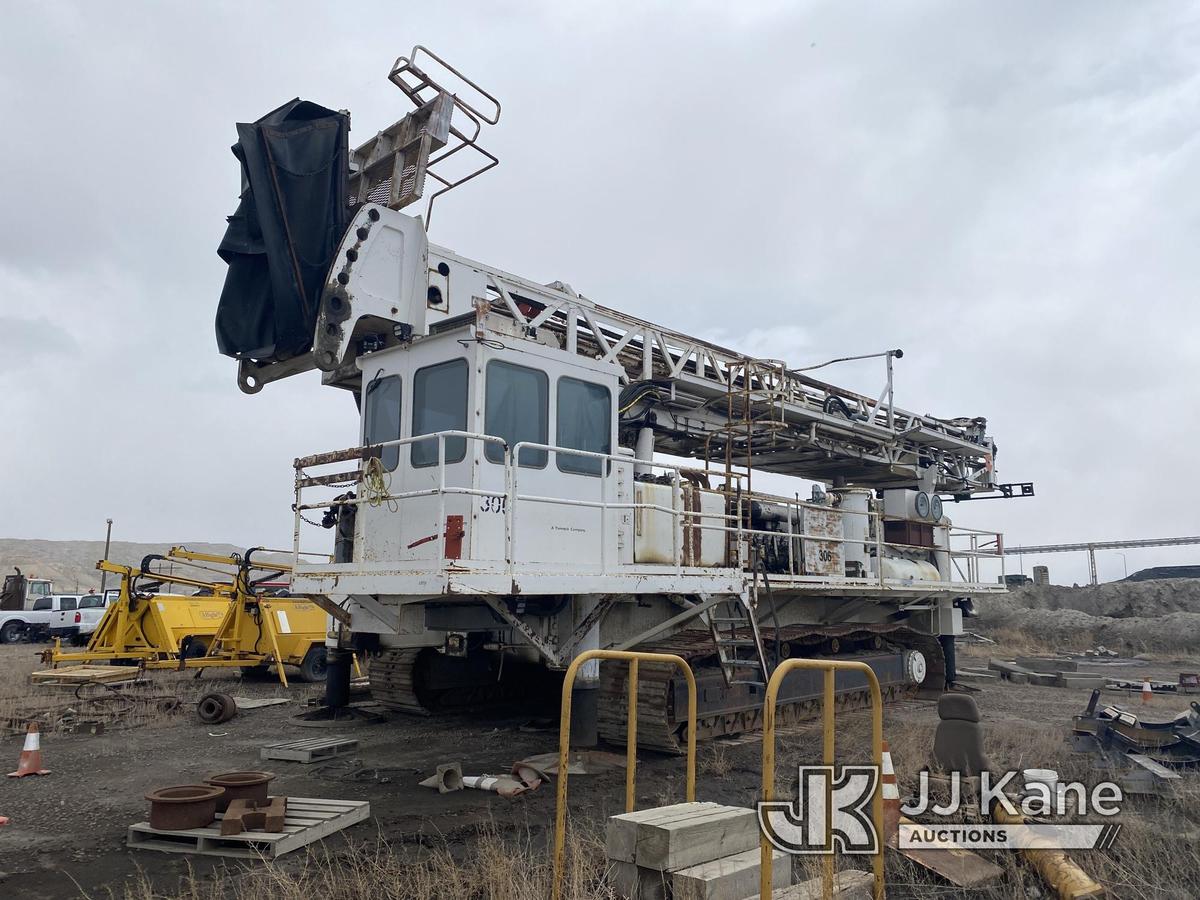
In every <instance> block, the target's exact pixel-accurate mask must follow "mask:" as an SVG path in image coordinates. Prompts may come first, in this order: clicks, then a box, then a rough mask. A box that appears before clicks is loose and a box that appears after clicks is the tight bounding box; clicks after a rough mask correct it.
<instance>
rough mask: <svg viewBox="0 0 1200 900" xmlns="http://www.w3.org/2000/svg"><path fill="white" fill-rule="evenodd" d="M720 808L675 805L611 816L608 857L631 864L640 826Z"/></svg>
mask: <svg viewBox="0 0 1200 900" xmlns="http://www.w3.org/2000/svg"><path fill="white" fill-rule="evenodd" d="M720 808H721V806H720V804H717V803H675V804H672V805H671V806H656V807H653V808H651V809H641V810H638V811H637V812H631V813H622V814H621V815H619V816H610V817H609V820H608V826H607V829H606V834H605V851H606V855H607V856H608V858H609V859H613V860H618V861H620V862H627V863H631V862H633V861H634V859H635V848H636V846H637V829H638V825H639V824H642V823H650V822H669V821H671V820H673V819H683V818H687V817H688V816H694V815H699V814H700V813H706V812H710V811H712V810H714V809H720Z"/></svg>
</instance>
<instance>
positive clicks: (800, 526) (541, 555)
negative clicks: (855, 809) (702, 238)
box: [217, 47, 1032, 750]
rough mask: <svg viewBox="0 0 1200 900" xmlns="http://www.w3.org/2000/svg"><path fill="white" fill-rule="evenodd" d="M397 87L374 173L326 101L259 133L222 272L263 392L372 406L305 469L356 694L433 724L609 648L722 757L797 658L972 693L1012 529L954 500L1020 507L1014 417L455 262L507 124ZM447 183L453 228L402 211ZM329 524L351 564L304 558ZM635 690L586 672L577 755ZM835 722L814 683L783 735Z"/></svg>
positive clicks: (654, 708) (846, 697) (305, 589)
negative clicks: (982, 524)
mask: <svg viewBox="0 0 1200 900" xmlns="http://www.w3.org/2000/svg"><path fill="white" fill-rule="evenodd" d="M389 78H390V80H391V81H392V83H393V84H395V85H396V86H397V87H398V88H399V89H400V90H401V91H402V92H403V94H404V95H405V96H406V97H407V98H408V99H409V100H411V101H412V103H413V105H414V106H415V109H414V111H413V112H411V113H409V114H408V115H407V116H405V117H404V118H402V119H401V120H399V121H398V122H396V123H395V124H393V125H391V126H390V127H388V128H387V129H385V130H384V131H382V132H380V133H379V134H377V135H376V136H375V137H373V138H372V139H371V140H369V141H367V142H366V143H364V144H363V145H361V146H360V147H358V148H357V149H355V150H353V151H351V150H350V149H349V143H348V137H347V135H348V132H349V119H348V115H347V114H345V113H339V112H335V111H333V110H329V109H324V108H322V107H319V106H316V105H315V104H312V103H305V102H301V101H293V102H292V103H290V104H287V105H285V106H284V107H281V108H280V109H278V110H275V111H274V112H272V113H270V114H269V115H268V116H266V117H264V118H263V119H262V120H260V121H259V122H256V123H253V124H250V125H239V126H238V133H239V143H238V145H237V146H235V148H234V151H235V154H236V155H237V156H238V158H239V161H240V162H241V164H242V172H243V193H242V203H241V206H239V209H238V213H237V214H236V215H235V216H234V217H232V218H231V219H230V228H229V232H228V233H227V235H226V239H225V241H224V242H223V243H222V247H221V254H222V256H223V257H224V258H225V259H226V260H227V261H228V262H229V265H230V268H229V274H228V277H227V281H226V285H225V290H224V292H223V294H222V298H221V303H220V306H219V309H218V315H217V333H218V344H219V345H220V349H221V350H222V352H223V353H226V354H227V355H229V356H232V357H234V358H236V359H237V360H238V380H239V384H240V386H241V388H242V390H243V391H245V392H247V393H256V392H258V391H260V390H262V389H263V387H264V386H265V385H266V384H268V383H270V382H271V381H275V380H278V379H280V378H284V377H290V376H292V375H296V374H299V373H302V372H306V371H312V370H314V369H315V370H319V371H320V373H321V380H322V383H323V384H326V385H329V386H332V387H337V388H341V389H343V390H346V391H349V392H350V393H351V394H352V395H353V397H354V400H355V402H356V404H357V405H358V407H359V410H360V413H361V431H360V435H359V439H358V440H357V442H356V444H355V446H352V447H349V448H348V449H344V450H338V451H331V452H324V453H318V454H315V455H311V456H307V457H302V458H299V459H297V460H295V462H294V468H295V498H294V504H293V513H294V516H295V520H294V521H295V551H296V557H295V559H294V561H293V583H292V589H293V591H294V592H296V593H298V594H306V595H308V596H311V597H313V598H314V599H315V600H317V601H318V602H320V603H321V604H322V605H323V606H324V607H325V608H326V609H327V610H328V611H329V612H330V614H331V615H332V616H333V617H334V618H335V619H336V620H337V622H338V623H339V628H338V634H339V637H338V638H337V639H336V640H334V639H332V638H331V640H330V644H329V655H330V665H331V667H332V668H331V672H336V670H337V668H338V667H339V666H343V667H344V666H347V665H348V664H349V654H348V652H347V651H348V650H349V649H350V648H355V647H356V648H363V649H367V650H369V651H371V652H372V653H373V654H374V656H373V659H372V662H371V681H372V690H373V692H374V693H375V695H376V696H377V697H379V698H380V699H382V700H383V701H384V702H386V703H388V704H390V705H392V706H394V707H396V708H398V709H401V710H405V711H408V712H412V713H420V714H428V713H432V712H437V711H439V710H443V709H453V708H461V707H464V706H476V705H480V704H489V703H495V702H500V701H502V700H511V699H512V698H514V697H521V696H527V695H528V694H527V692H528V691H529V690H530V684H531V681H530V678H531V673H533V672H538V671H540V672H546V671H551V672H553V671H559V670H562V669H564V668H565V667H566V666H567V665H568V664H569V663H570V662H571V660H572V659H574V658H575V656H577V655H578V654H580V653H581V652H583V651H586V650H589V649H595V648H616V649H630V648H644V649H654V650H666V651H670V652H674V653H678V654H680V655H682V656H684V657H685V658H687V659H688V660H689V661H690V663H691V664H692V666H693V669H694V671H695V673H696V678H697V682H698V684H699V687H700V698H701V699H700V709H699V721H698V729H699V731H700V734H699V735H698V736H699V737H702V738H704V737H712V736H716V735H721V734H733V733H738V732H742V731H747V730H753V729H755V728H756V727H757V726H758V721H757V717H758V715H759V711H760V709H761V705H762V688H763V685H764V683H765V681H766V679H767V678H768V677H769V674H770V672H771V671H772V669H773V668H774V666H775V665H776V664H777V663H778V662H779V661H780V660H781V659H784V658H787V657H791V656H808V655H824V656H831V657H838V658H856V659H863V660H865V661H866V662H868V663H869V664H870V665H871V667H872V668H873V669H874V670H875V672H876V674H877V675H878V677H879V680H880V682H881V684H882V685H883V688H884V691H885V695H886V696H888V697H898V696H905V695H911V694H913V693H914V692H917V691H920V690H922V689H933V690H938V691H940V690H942V689H943V688H944V687H945V685H946V683H947V682H948V681H951V680H953V677H954V668H953V666H954V662H953V646H954V644H953V641H954V636H955V635H957V634H960V633H961V632H962V621H963V616H964V614H967V615H969V614H970V613H971V610H972V603H973V601H974V600H975V599H977V598H978V597H980V596H981V595H985V594H989V593H994V592H998V591H1002V590H1003V589H1004V587H1003V585H1002V584H998V583H995V582H986V581H984V580H983V579H982V578H981V576H980V560H981V558H984V557H995V558H997V559H999V560H1001V561H1002V546H1001V538H1000V535H998V534H995V533H988V532H981V531H977V530H972V529H962V528H956V527H954V526H953V525H952V523H951V522H950V519H949V518H948V517H947V516H946V514H945V507H944V501H947V500H955V501H958V500H966V499H972V498H978V497H985V496H1000V495H1010V494H1013V493H1014V487H1013V486H1011V485H1001V484H999V483H998V482H997V478H996V470H995V454H996V447H995V443H994V442H993V440H992V438H991V437H990V436H988V434H987V430H986V421H985V420H984V419H982V418H955V419H942V418H935V417H933V416H929V415H920V414H917V413H913V412H910V411H908V410H905V409H902V408H900V407H899V406H897V405H895V403H894V402H893V377H892V374H893V373H892V368H893V362H894V360H897V359H899V358H900V357H901V356H902V353H901V351H899V350H892V351H887V352H884V353H880V354H874V355H875V356H878V357H879V359H880V360H881V368H883V369H884V379H883V380H884V384H883V387H882V389H881V392H880V394H879V395H878V396H876V397H870V396H865V395H863V394H860V393H856V392H854V391H850V390H846V389H844V388H840V387H837V386H836V385H834V384H830V383H827V382H824V381H820V380H818V379H816V378H813V377H812V376H811V375H810V374H808V372H809V371H811V369H813V368H819V366H817V367H811V366H810V367H808V368H807V369H805V368H796V367H793V366H791V365H789V364H788V363H785V362H783V361H779V360H764V359H754V358H750V357H747V356H746V355H744V354H741V353H738V352H736V351H734V350H730V349H727V348H725V347H721V346H718V345H716V344H714V343H711V342H709V341H705V340H702V339H700V338H698V337H696V336H695V335H689V334H684V333H681V332H678V331H674V330H672V329H669V328H664V327H662V326H659V325H656V324H653V323H651V322H649V321H645V320H643V319H641V318H639V317H635V316H632V315H629V314H627V313H624V312H621V311H619V310H618V309H615V308H611V307H606V306H602V305H600V304H599V303H596V302H595V301H593V300H591V299H589V298H588V297H585V296H583V295H582V294H580V293H578V292H577V291H575V290H574V289H573V288H572V287H571V286H570V285H568V284H565V283H563V282H558V281H556V282H552V283H550V284H540V283H537V282H535V281H532V280H529V279H525V278H522V277H519V276H516V275H513V274H510V273H508V272H506V271H504V270H502V269H499V268H496V267H494V266H490V265H487V264H484V263H481V262H478V261H475V260H472V259H469V258H466V257H463V256H460V255H459V254H458V253H456V252H454V251H452V250H449V249H447V248H444V247H439V246H437V245H434V244H431V243H429V241H428V238H427V235H426V225H427V223H428V221H429V215H430V213H431V211H432V203H433V199H434V198H436V197H437V196H438V195H440V194H441V193H444V192H445V191H446V190H449V189H450V188H452V187H455V186H457V185H458V184H461V183H462V182H463V181H465V180H467V179H469V178H471V177H474V176H475V175H477V174H479V172H482V171H484V170H485V169H487V168H490V167H491V166H493V165H495V163H496V158H495V157H494V156H493V155H492V154H490V153H489V152H488V151H486V150H484V149H483V148H482V146H481V145H480V142H479V138H480V135H481V134H482V132H483V131H484V130H485V129H486V128H487V127H489V126H491V125H494V124H495V123H496V122H497V121H498V120H499V117H500V104H499V103H498V102H497V101H496V100H495V98H493V97H492V96H491V95H490V94H488V93H487V92H486V91H484V90H483V89H482V88H480V87H479V86H478V85H477V84H475V83H474V82H472V81H470V80H469V79H467V78H466V77H465V76H463V75H462V73H460V72H458V71H457V70H455V69H454V68H452V67H450V66H449V65H448V64H446V63H444V62H443V61H442V60H441V59H439V58H438V57H437V56H436V55H434V54H432V53H431V52H429V51H428V50H426V49H425V48H423V47H416V48H414V50H413V52H412V53H411V54H409V55H408V56H406V57H401V58H400V59H399V60H397V62H396V63H395V65H394V66H393V68H392V70H391V72H390V75H389ZM449 158H453V159H454V160H455V161H457V162H458V163H460V165H459V167H458V168H459V170H460V173H461V171H462V170H463V169H464V167H463V166H462V165H461V163H463V162H464V161H470V164H469V165H467V166H465V170H466V171H467V174H466V175H462V174H459V175H457V176H452V175H449V174H447V172H446V169H447V165H446V162H445V161H446V160H447V159H449ZM431 183H432V187H433V188H434V190H433V191H432V196H430V197H429V199H428V204H429V205H428V206H427V208H426V211H425V218H424V221H423V220H422V218H420V217H414V216H412V215H409V214H407V213H406V212H404V211H402V210H405V209H406V208H407V207H409V206H411V205H412V204H414V203H416V202H417V201H419V200H421V199H422V198H423V197H425V196H426V195H428V194H430V193H431V191H430V190H427V187H430V186H431ZM855 358H867V357H855ZM761 473H773V474H776V475H783V476H791V477H792V478H795V479H804V482H805V483H804V484H803V485H802V488H803V490H804V491H805V497H803V498H802V497H801V496H800V493H799V490H800V488H801V485H800V484H799V483H798V482H797V488H796V489H795V490H792V491H791V493H790V494H788V495H781V494H778V493H771V492H768V491H763V490H760V489H759V488H758V487H757V486H756V482H761V481H763V478H762V474H761ZM1031 492H1032V488H1031V486H1028V485H1023V486H1020V489H1019V491H1016V493H1019V494H1028V493H1031ZM322 526H324V527H325V528H332V529H334V540H333V543H334V548H335V553H334V558H333V561H332V562H320V563H312V562H307V561H306V559H308V558H309V557H307V556H305V552H306V550H307V549H308V545H309V543H311V542H312V536H313V534H314V531H316V530H319V529H320V528H321V527H322ZM324 541H325V542H326V543H327V541H328V538H325V539H324ZM325 549H326V550H327V546H326V548H325ZM624 677H625V675H624V668H623V666H622V665H621V664H615V663H606V664H604V665H603V666H601V665H599V664H598V663H595V662H592V663H588V664H586V665H585V666H584V667H583V669H582V677H581V678H580V679H579V680H578V681H577V682H576V692H577V693H576V697H575V700H574V703H573V707H574V709H575V710H576V713H577V716H578V718H577V721H576V722H575V723H574V724H573V729H574V733H575V736H576V738H577V739H578V741H579V742H580V743H588V742H589V741H590V740H593V739H594V738H595V737H596V736H597V733H598V735H599V736H600V737H603V738H606V739H610V740H621V739H623V735H624V727H625V725H624V713H625V710H624V703H625V701H624V690H625V689H624V686H623V680H624ZM342 681H343V679H339V678H333V677H331V683H341V682H342ZM640 685H641V686H640V707H639V708H640V712H639V727H638V736H639V740H640V741H641V742H642V743H643V744H645V745H647V746H652V747H656V748H659V749H666V750H674V749H676V748H677V747H678V746H679V742H680V740H681V736H682V730H683V728H684V724H683V723H684V715H683V713H684V710H685V708H686V705H685V699H686V691H685V689H684V685H683V683H682V681H681V680H680V679H679V678H678V676H677V674H675V673H672V672H669V671H665V670H664V671H656V670H655V667H653V666H643V667H642V671H641V679H640ZM864 689H865V682H863V681H861V680H860V681H855V680H852V679H846V680H845V681H842V682H839V685H838V692H839V703H840V704H843V705H849V704H854V703H858V702H860V701H861V700H862V699H863V697H864ZM819 697H820V685H819V683H818V682H816V681H812V680H808V679H806V678H805V676H804V675H803V674H797V675H796V676H795V677H794V678H792V679H789V681H788V682H787V684H786V686H785V688H784V694H783V695H782V696H781V697H780V712H779V716H780V719H781V720H782V721H785V722H786V721H788V720H790V719H794V718H799V717H802V716H805V715H807V714H808V713H809V711H810V708H812V707H814V706H815V705H816V704H818V703H819V702H820V701H819ZM341 699H342V698H339V697H337V696H331V702H333V703H335V704H336V703H337V702H339V701H340V700H341Z"/></svg>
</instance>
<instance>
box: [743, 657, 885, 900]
mask: <svg viewBox="0 0 1200 900" xmlns="http://www.w3.org/2000/svg"><path fill="white" fill-rule="evenodd" d="M796 669H821V670H822V671H824V673H825V681H824V695H823V699H822V703H821V707H822V708H821V730H822V750H823V754H822V760H823V762H824V764H825V765H826V766H832V765H833V755H834V736H835V721H834V720H835V713H836V710H835V708H834V688H835V681H836V678H837V673H838V672H862V673H863V674H865V675H866V676H867V687H868V689H869V690H870V692H871V758H872V761H873V762H874V764H875V769H876V771H877V772H880V773H882V772H883V695H882V693H881V692H880V690H879V679H878V678H877V677H876V676H875V672H874V670H872V669H871V667H870V666H869V665H867V664H866V663H864V662H852V661H849V660H831V659H785V660H783V661H782V662H781V663H780V664H779V665H778V666H777V667H776V669H775V671H774V672H773V673H772V674H771V678H770V680H769V681H768V682H767V692H766V696H765V698H764V699H763V751H762V753H763V755H762V760H763V762H762V798H761V799H762V802H763V804H767V803H770V802H772V801H773V800H774V799H775V701H776V698H777V697H778V696H779V688H780V687H781V686H782V685H783V680H784V679H785V678H786V677H787V675H788V673H789V672H792V671H795V670H796ZM881 782H882V778H880V779H879V780H878V781H877V783H876V785H875V793H874V796H873V797H872V799H871V821H872V823H873V824H874V826H875V840H876V852H875V853H874V854H873V856H872V867H873V869H874V872H875V900H883V893H884V890H883V888H884V885H883V845H884V831H883V788H882V784H881ZM765 808H766V807H765V806H764V809H765ZM825 810H826V819H825V823H826V824H825V829H826V830H825V844H826V846H827V847H828V849H829V854H828V855H827V856H826V857H825V858H824V860H823V863H824V865H823V866H822V871H821V889H822V896H824V897H827V898H828V897H832V896H833V842H832V827H833V824H832V814H833V811H832V809H831V808H830V805H829V804H828V803H826V804H825ZM761 830H762V835H761V837H760V839H759V850H760V853H761V856H760V858H759V898H760V900H770V897H771V884H772V864H773V854H772V853H771V842H770V839H769V838H768V837H767V830H766V828H765V827H764V828H762V829H761Z"/></svg>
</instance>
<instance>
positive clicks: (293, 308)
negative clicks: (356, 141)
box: [216, 99, 350, 361]
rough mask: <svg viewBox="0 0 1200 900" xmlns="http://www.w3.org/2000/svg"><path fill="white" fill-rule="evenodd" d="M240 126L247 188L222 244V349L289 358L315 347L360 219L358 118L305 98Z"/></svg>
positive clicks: (238, 148) (239, 151)
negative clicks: (356, 200) (355, 210)
mask: <svg viewBox="0 0 1200 900" xmlns="http://www.w3.org/2000/svg"><path fill="white" fill-rule="evenodd" d="M237 133H238V142H237V143H236V144H234V145H233V148H232V149H233V154H234V156H236V157H237V158H238V162H240V163H241V166H242V195H241V201H240V202H239V204H238V208H237V211H236V212H234V214H233V215H232V216H230V217H229V220H228V221H229V227H228V228H227V229H226V231H225V237H224V238H223V239H222V241H221V245H220V247H219V248H218V249H217V253H218V255H219V256H220V257H221V259H223V260H225V262H226V264H227V265H228V266H229V269H228V271H227V272H226V275H225V286H224V288H223V290H222V291H221V300H220V302H219V303H218V305H217V317H216V331H217V348H218V349H219V350H220V351H221V353H223V354H224V355H226V356H232V357H235V358H239V359H240V358H250V359H256V360H260V361H279V360H285V359H289V358H291V357H294V356H297V355H299V354H301V353H305V352H307V351H308V349H309V347H310V346H311V344H312V337H313V329H314V328H315V326H316V321H317V304H318V302H319V300H320V296H321V288H322V285H323V284H324V280H325V275H326V272H327V271H328V269H329V263H330V260H331V259H332V257H333V254H334V252H335V251H336V249H337V245H338V242H339V241H340V240H341V238H342V235H343V234H344V233H345V231H346V227H347V225H348V224H349V221H350V210H349V207H348V206H347V183H348V178H349V169H348V166H349V147H348V144H349V140H348V139H349V133H350V117H349V116H348V115H345V114H343V113H339V112H335V111H333V110H331V109H326V108H325V107H323V106H318V105H317V104H315V103H310V102H308V101H306V100H299V99H296V100H292V101H290V102H288V103H285V104H284V105H283V106H281V107H279V108H278V109H276V110H274V111H273V112H271V113H268V114H267V115H266V116H264V117H263V118H261V119H259V120H258V121H257V122H254V123H253V124H244V123H239V124H238V126H237Z"/></svg>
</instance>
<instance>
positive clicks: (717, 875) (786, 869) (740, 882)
mask: <svg viewBox="0 0 1200 900" xmlns="http://www.w3.org/2000/svg"><path fill="white" fill-rule="evenodd" d="M761 858H762V857H761V855H760V851H759V848H758V847H755V848H754V849H753V850H746V851H743V852H742V853H735V854H734V855H733V856H726V857H723V858H722V859H714V860H712V861H711V862H705V863H700V864H699V865H695V866H688V867H687V868H686V869H679V870H678V871H676V872H673V873H671V896H672V898H673V900H745V898H747V897H753V896H755V895H756V894H757V893H758V878H759V860H760V859H761ZM771 860H772V866H771V886H772V887H773V888H782V887H787V886H788V885H790V884H791V883H792V858H791V857H790V856H789V855H788V854H786V853H784V852H783V851H782V850H772V851H771Z"/></svg>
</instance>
